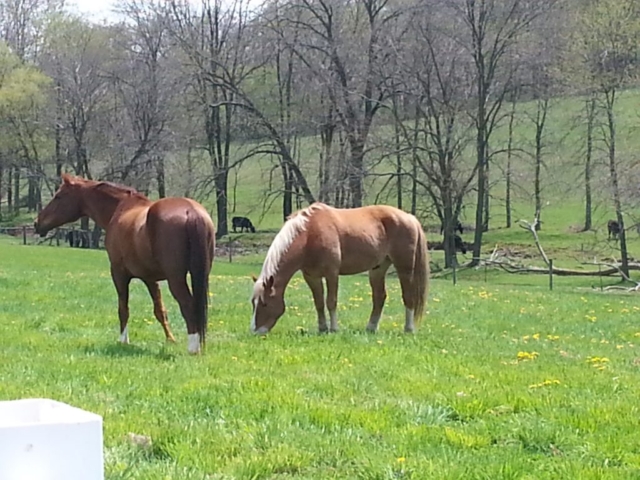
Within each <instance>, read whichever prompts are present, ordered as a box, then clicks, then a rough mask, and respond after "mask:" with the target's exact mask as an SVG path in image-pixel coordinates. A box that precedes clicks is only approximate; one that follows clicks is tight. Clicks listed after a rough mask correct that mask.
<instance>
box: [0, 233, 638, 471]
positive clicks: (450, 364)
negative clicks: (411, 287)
mask: <svg viewBox="0 0 640 480" xmlns="http://www.w3.org/2000/svg"><path fill="white" fill-rule="evenodd" d="M16 243H17V241H16V240H14V239H8V238H6V237H4V238H3V239H0V258H1V259H2V260H1V261H0V291H1V292H2V297H1V298H2V300H0V336H1V338H2V349H0V379H1V381H0V398H1V399H13V398H24V397H49V398H54V399H57V400H60V401H64V402H69V403H71V404H73V405H76V406H79V407H81V408H85V409H88V410H91V411H94V412H96V413H98V414H100V415H102V416H103V417H104V433H105V460H106V478H107V479H109V480H116V479H145V480H146V479H187V480H189V479H199V480H200V479H204V478H207V479H230V478H238V479H245V478H261V479H262V478H264V479H266V478H270V479H271V478H279V479H285V478H291V479H293V478H296V479H303V478H304V479H311V478H317V479H325V478H361V479H398V478H416V479H417V478H452V479H453V478H456V479H457V478H460V479H476V478H477V479H545V478H548V479H557V478H581V479H606V478H624V479H628V478H638V477H640V437H639V436H638V434H637V432H638V428H639V427H640V420H639V418H640V415H639V414H640V407H638V398H639V396H640V382H639V380H640V371H639V370H640V352H639V348H638V345H639V344H640V324H638V322H637V318H638V313H639V312H640V301H639V300H638V299H637V298H636V297H635V296H633V295H621V294H619V295H613V294H612V295H606V294H602V293H600V292H599V291H598V290H593V289H592V288H591V287H590V283H593V282H595V280H584V279H582V280H572V279H557V282H556V288H555V289H554V291H553V292H549V291H548V287H546V286H545V284H546V279H545V278H544V277H534V276H518V277H506V276H504V275H500V274H497V273H496V272H489V273H488V282H487V283H484V281H483V275H482V272H481V271H478V272H469V273H468V274H466V276H465V275H464V274H463V278H462V279H461V283H460V284H459V285H458V286H456V287H454V286H452V285H451V283H450V281H445V280H435V281H433V282H432V288H431V298H430V303H429V308H428V310H429V313H428V315H427V316H426V318H425V319H424V321H423V323H422V325H421V328H420V329H419V331H418V333H417V334H416V335H412V336H408V335H405V334H403V333H402V317H403V308H402V305H401V301H400V294H399V287H398V284H397V282H396V280H395V279H394V278H393V277H391V278H390V280H389V300H388V303H387V308H386V310H385V318H384V319H383V321H382V324H381V331H380V332H379V333H378V334H377V335H368V334H365V333H364V332H363V330H364V326H365V323H366V320H367V318H368V314H369V287H368V283H367V280H366V277H364V276H354V277H344V278H343V279H342V280H341V290H340V303H339V305H340V324H341V328H342V330H341V332H340V333H338V334H334V335H324V336H320V335H318V334H316V333H315V332H316V324H315V313H314V311H313V306H312V302H311V296H310V293H309V291H308V289H307V288H306V286H305V285H304V283H303V282H302V281H301V279H300V278H299V277H295V278H294V281H293V284H292V285H291V288H290V289H289V290H288V292H287V303H288V310H287V313H286V315H285V316H284V317H283V318H282V319H281V320H280V322H279V324H278V325H277V326H276V328H275V329H274V330H273V332H272V333H271V334H270V335H268V336H267V337H265V338H260V337H255V336H252V335H250V334H249V333H248V325H249V316H250V310H249V302H248V297H249V293H250V289H251V282H250V280H249V278H248V275H249V274H250V273H251V272H255V271H256V270H258V269H259V268H260V263H259V257H249V258H244V259H241V260H242V261H241V262H240V263H232V264H229V263H228V262H225V261H224V260H223V259H218V260H217V262H216V264H215V265H214V271H213V274H212V292H213V297H212V302H213V303H212V310H211V313H210V328H209V337H208V343H207V349H206V354H205V355H203V356H201V357H191V356H189V355H187V353H186V329H185V326H184V322H183V320H182V319H181V317H180V315H179V312H178V308H177V304H176V303H175V301H174V300H173V299H172V298H171V297H170V296H169V295H168V293H167V290H166V288H164V289H163V292H164V293H165V302H166V304H167V307H168V310H169V316H170V321H171V324H172V328H173V330H174V333H175V335H176V337H177V339H178V344H177V345H165V344H164V341H163V334H162V330H161V327H160V326H159V325H158V324H157V322H156V321H155V320H154V319H153V315H152V308H151V302H150V300H149V299H148V297H147V294H146V291H145V289H144V287H143V286H142V285H141V284H140V283H139V282H138V283H134V284H133V285H132V294H131V313H132V318H131V320H130V324H129V325H130V329H129V330H130V336H131V341H132V344H131V345H129V346H122V345H119V344H118V343H117V341H116V340H117V337H118V322H117V315H116V305H117V302H116V295H115V290H114V288H113V286H112V285H111V280H110V278H109V275H108V262H107V259H106V255H105V253H104V252H98V251H80V250H75V249H68V248H55V247H34V246H26V247H24V246H21V245H17V244H16ZM515 283H517V285H516V284H515ZM534 352H535V353H534ZM527 358H529V359H527ZM130 432H131V433H136V434H139V435H146V436H149V437H150V438H151V440H152V442H153V443H152V447H151V448H150V449H144V448H142V447H139V446H135V445H132V444H131V443H130V442H129V441H128V440H127V434H128V433H130Z"/></svg>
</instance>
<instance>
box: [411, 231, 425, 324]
mask: <svg viewBox="0 0 640 480" xmlns="http://www.w3.org/2000/svg"><path fill="white" fill-rule="evenodd" d="M416 228H417V230H418V235H417V240H416V248H415V250H414V254H413V297H414V298H415V301H416V303H415V310H414V320H415V322H416V325H419V324H420V319H421V318H422V315H423V313H424V308H425V305H426V304H427V295H428V293H429V250H428V249H427V239H426V238H425V235H424V230H423V229H422V225H420V222H418V221H416Z"/></svg>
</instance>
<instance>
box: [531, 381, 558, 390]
mask: <svg viewBox="0 0 640 480" xmlns="http://www.w3.org/2000/svg"><path fill="white" fill-rule="evenodd" d="M551 385H560V380H556V379H553V380H544V381H543V382H540V383H534V384H532V385H529V388H541V387H548V386H551Z"/></svg>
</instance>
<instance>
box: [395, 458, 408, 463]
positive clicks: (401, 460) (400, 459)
mask: <svg viewBox="0 0 640 480" xmlns="http://www.w3.org/2000/svg"><path fill="white" fill-rule="evenodd" d="M396 461H397V462H398V463H404V462H406V461H407V459H406V458H404V457H398V458H397V459H396Z"/></svg>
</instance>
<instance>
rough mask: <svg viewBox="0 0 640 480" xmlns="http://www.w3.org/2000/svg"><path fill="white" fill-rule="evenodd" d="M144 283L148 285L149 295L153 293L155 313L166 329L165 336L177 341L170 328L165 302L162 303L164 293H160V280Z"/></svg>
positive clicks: (169, 339) (171, 340)
mask: <svg viewBox="0 0 640 480" xmlns="http://www.w3.org/2000/svg"><path fill="white" fill-rule="evenodd" d="M143 281H144V284H145V285H146V286H147V289H148V290H149V295H151V299H152V300H153V314H154V315H155V317H156V319H157V320H158V322H160V325H162V329H163V330H164V336H165V337H166V339H167V341H168V342H175V341H176V339H175V338H174V336H173V334H172V333H171V329H170V328H169V321H168V319H167V310H166V309H165V308H164V304H163V303H162V294H161V293H160V285H158V282H153V281H148V280H143Z"/></svg>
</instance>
